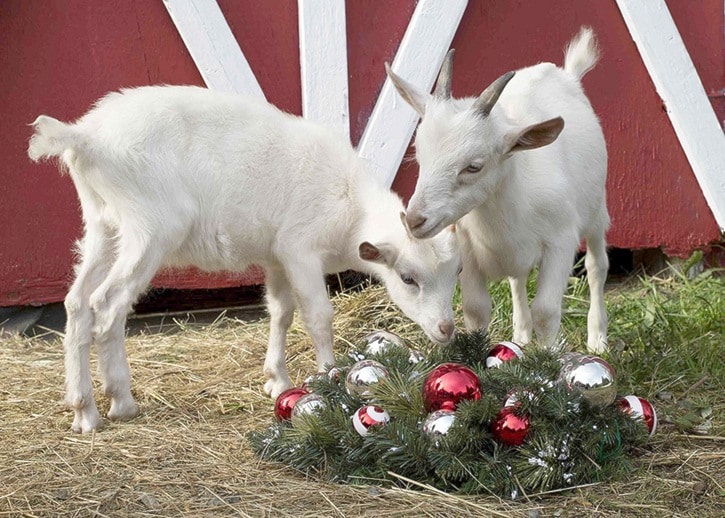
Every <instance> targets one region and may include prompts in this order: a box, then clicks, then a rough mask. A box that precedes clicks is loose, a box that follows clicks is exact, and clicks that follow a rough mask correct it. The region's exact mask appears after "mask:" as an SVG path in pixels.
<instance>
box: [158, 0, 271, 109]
mask: <svg viewBox="0 0 725 518" xmlns="http://www.w3.org/2000/svg"><path fill="white" fill-rule="evenodd" d="M164 6H166V10H167V11H168V12H169V15H170V16H171V20H172V21H173V22H174V25H176V28H177V30H178V31H179V34H180V35H181V39H182V40H183V41H184V45H186V48H187V49H188V50H189V54H191V58H192V59H193V60H194V63H195V64H196V66H197V68H198V69H199V72H200V73H201V77H202V78H203V79H204V82H205V83H206V85H207V86H208V87H209V88H212V89H214V90H220V91H224V92H232V93H238V94H243V95H251V96H254V97H258V98H261V99H265V96H264V92H262V88H261V87H260V86H259V82H257V78H256V77H255V76H254V73H253V72H252V69H251V68H250V66H249V63H248V62H247V59H246V58H245V57H244V53H243V52H242V50H241V49H240V48H239V44H238V43H237V40H236V39H235V38H234V35H233V34H232V31H231V29H230V28H229V25H228V24H227V21H226V20H225V19H224V14H222V11H221V9H220V8H219V5H218V4H217V2H216V0H164Z"/></svg>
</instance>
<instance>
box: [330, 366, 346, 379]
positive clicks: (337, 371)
mask: <svg viewBox="0 0 725 518" xmlns="http://www.w3.org/2000/svg"><path fill="white" fill-rule="evenodd" d="M327 377H328V378H330V379H331V380H333V381H335V382H337V383H340V380H341V379H342V378H343V370H342V369H341V368H340V367H333V368H332V369H330V370H329V371H327Z"/></svg>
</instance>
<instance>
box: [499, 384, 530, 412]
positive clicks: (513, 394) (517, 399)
mask: <svg viewBox="0 0 725 518" xmlns="http://www.w3.org/2000/svg"><path fill="white" fill-rule="evenodd" d="M534 399H536V394H534V393H533V392H531V391H529V390H516V389H514V390H511V391H509V393H508V394H506V399H505V400H504V402H503V407H504V408H506V407H511V406H513V407H520V406H521V401H522V400H524V401H529V402H531V401H533V400H534Z"/></svg>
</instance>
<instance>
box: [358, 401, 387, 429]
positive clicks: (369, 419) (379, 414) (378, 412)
mask: <svg viewBox="0 0 725 518" xmlns="http://www.w3.org/2000/svg"><path fill="white" fill-rule="evenodd" d="M351 419H352V426H353V428H355V431H356V432H357V433H359V434H360V435H362V436H363V437H365V436H366V435H367V434H368V431H369V430H370V428H371V427H373V426H385V425H386V424H387V423H389V422H390V414H388V413H387V412H386V411H385V410H383V409H382V408H380V407H379V406H376V405H365V406H364V407H362V408H360V409H359V410H358V411H357V412H355V413H354V414H352V418H351Z"/></svg>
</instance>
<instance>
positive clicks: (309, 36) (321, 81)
mask: <svg viewBox="0 0 725 518" xmlns="http://www.w3.org/2000/svg"><path fill="white" fill-rule="evenodd" d="M297 12H298V20H299V29H300V77H301V82H302V115H303V116H304V117H305V118H306V119H310V120H314V121H318V122H321V123H323V124H325V125H326V126H328V127H330V128H332V129H334V130H336V131H339V132H340V133H342V134H343V135H345V136H346V137H348V138H349V137H350V109H349V105H348V83H347V33H346V30H345V27H346V25H345V0H298V1H297Z"/></svg>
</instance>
